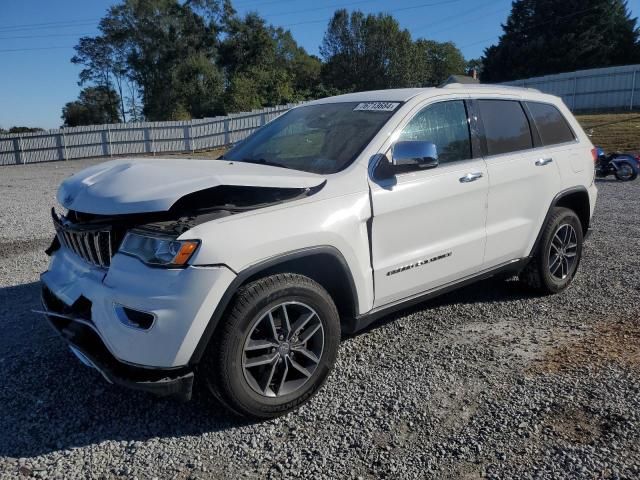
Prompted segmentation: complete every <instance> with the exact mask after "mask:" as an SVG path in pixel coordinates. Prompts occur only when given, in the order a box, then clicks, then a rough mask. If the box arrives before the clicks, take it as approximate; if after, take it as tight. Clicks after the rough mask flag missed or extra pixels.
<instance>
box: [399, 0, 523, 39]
mask: <svg viewBox="0 0 640 480" xmlns="http://www.w3.org/2000/svg"><path fill="white" fill-rule="evenodd" d="M491 5H493V2H490V3H487V4H484V5H481V6H480V7H478V8H472V9H471V10H467V11H466V12H465V13H462V14H455V15H450V16H448V17H444V18H441V19H440V20H438V21H436V22H432V23H430V24H427V25H423V26H421V27H418V28H414V29H412V30H411V33H412V34H414V35H415V33H417V32H421V31H423V30H426V29H427V28H430V27H435V26H439V25H442V24H443V23H448V22H451V21H454V20H458V19H459V18H461V17H467V16H469V15H471V14H472V13H475V12H477V11H478V10H483V9H484V8H486V7H489V6H491ZM509 9H510V7H508V9H507V10H505V8H504V7H501V8H500V9H499V10H492V11H490V12H486V13H485V15H492V14H494V13H499V12H505V13H506V12H508V11H509ZM477 21H478V19H477V18H473V19H471V20H467V21H465V22H456V24H455V25H454V26H452V27H445V28H440V29H437V30H432V31H429V34H430V35H433V34H436V33H440V32H445V31H447V30H450V29H451V28H457V27H460V26H463V25H468V24H470V23H474V22H477Z"/></svg>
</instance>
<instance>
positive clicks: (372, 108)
mask: <svg viewBox="0 0 640 480" xmlns="http://www.w3.org/2000/svg"><path fill="white" fill-rule="evenodd" d="M398 105H400V104H399V103H398V102H363V103H359V104H358V105H357V106H356V108H354V109H353V111H354V112H393V111H394V110H395V109H396V108H397V107H398Z"/></svg>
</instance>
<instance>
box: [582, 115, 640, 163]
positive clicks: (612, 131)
mask: <svg viewBox="0 0 640 480" xmlns="http://www.w3.org/2000/svg"><path fill="white" fill-rule="evenodd" d="M576 119H577V120H578V122H580V125H582V128H584V131H585V132H587V134H588V135H591V141H592V142H593V144H594V145H597V146H599V147H602V148H604V149H605V151H606V152H631V153H639V152H640V114H639V113H638V112H636V113H614V114H598V115H576ZM614 122H615V123H614ZM609 123H610V124H611V125H602V124H609ZM599 125H602V126H599ZM592 129H593V130H592ZM592 132H593V133H592Z"/></svg>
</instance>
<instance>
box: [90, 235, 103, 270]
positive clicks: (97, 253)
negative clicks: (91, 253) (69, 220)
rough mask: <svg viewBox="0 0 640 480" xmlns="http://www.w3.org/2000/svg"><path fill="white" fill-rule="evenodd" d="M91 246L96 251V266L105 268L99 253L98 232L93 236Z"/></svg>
mask: <svg viewBox="0 0 640 480" xmlns="http://www.w3.org/2000/svg"><path fill="white" fill-rule="evenodd" d="M93 246H94V248H95V249H96V258H97V259H98V264H99V265H100V266H101V267H104V266H105V262H104V259H103V258H102V252H101V251H100V232H97V233H94V234H93Z"/></svg>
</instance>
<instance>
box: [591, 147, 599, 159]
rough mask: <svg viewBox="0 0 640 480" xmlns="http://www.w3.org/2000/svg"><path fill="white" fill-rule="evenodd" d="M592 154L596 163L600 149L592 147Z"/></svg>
mask: <svg viewBox="0 0 640 480" xmlns="http://www.w3.org/2000/svg"><path fill="white" fill-rule="evenodd" d="M591 156H592V157H593V163H596V162H597V161H598V149H597V148H595V147H594V148H592V149H591Z"/></svg>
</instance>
